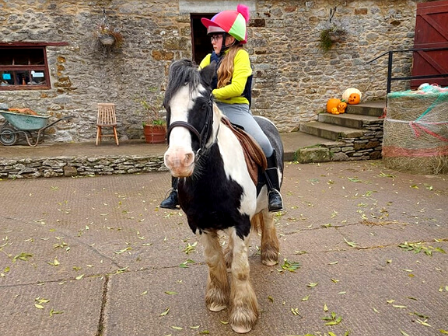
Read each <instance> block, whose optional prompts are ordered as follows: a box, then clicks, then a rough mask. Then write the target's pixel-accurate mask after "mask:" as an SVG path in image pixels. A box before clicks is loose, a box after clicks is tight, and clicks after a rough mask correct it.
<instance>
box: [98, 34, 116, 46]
mask: <svg viewBox="0 0 448 336" xmlns="http://www.w3.org/2000/svg"><path fill="white" fill-rule="evenodd" d="M99 39H100V42H101V44H102V45H112V44H114V42H115V37H113V36H112V35H101V36H100V37H99Z"/></svg>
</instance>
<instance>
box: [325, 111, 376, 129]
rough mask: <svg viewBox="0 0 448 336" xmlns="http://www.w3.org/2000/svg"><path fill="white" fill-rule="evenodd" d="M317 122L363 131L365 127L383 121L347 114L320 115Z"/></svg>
mask: <svg viewBox="0 0 448 336" xmlns="http://www.w3.org/2000/svg"><path fill="white" fill-rule="evenodd" d="M318 121H319V122H323V123H326V124H332V125H338V126H344V127H350V128H360V129H364V128H365V126H366V125H370V124H382V123H383V119H379V118H378V117H372V116H368V115H361V114H348V113H344V114H331V113H320V114H319V116H318Z"/></svg>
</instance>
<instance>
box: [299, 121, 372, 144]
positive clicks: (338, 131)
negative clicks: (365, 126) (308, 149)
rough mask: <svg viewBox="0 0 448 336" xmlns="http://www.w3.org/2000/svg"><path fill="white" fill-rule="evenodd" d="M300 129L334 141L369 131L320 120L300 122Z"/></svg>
mask: <svg viewBox="0 0 448 336" xmlns="http://www.w3.org/2000/svg"><path fill="white" fill-rule="evenodd" d="M300 131H301V132H305V133H308V134H312V135H315V136H318V137H321V138H325V139H329V140H334V141H336V140H340V139H341V138H360V137H362V136H363V135H364V134H365V133H366V132H368V131H367V130H362V129H355V128H351V127H345V126H339V125H332V124H327V123H324V122H320V121H310V122H307V123H303V124H300Z"/></svg>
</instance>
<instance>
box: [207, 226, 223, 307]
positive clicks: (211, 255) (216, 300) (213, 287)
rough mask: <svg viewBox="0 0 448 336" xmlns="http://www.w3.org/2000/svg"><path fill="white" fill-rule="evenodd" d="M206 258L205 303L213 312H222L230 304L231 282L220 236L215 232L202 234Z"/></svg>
mask: <svg viewBox="0 0 448 336" xmlns="http://www.w3.org/2000/svg"><path fill="white" fill-rule="evenodd" d="M201 238H202V239H201V240H202V242H203V244H204V256H205V261H206V262H207V265H208V279H207V290H206V294H205V303H206V305H207V308H208V309H210V310H211V311H221V310H223V309H225V308H226V307H227V305H228V303H229V292H230V290H229V282H228V279H227V269H226V263H225V261H224V256H223V253H222V248H221V245H220V244H219V239H218V234H217V233H216V232H214V231H212V232H207V233H202V234H201Z"/></svg>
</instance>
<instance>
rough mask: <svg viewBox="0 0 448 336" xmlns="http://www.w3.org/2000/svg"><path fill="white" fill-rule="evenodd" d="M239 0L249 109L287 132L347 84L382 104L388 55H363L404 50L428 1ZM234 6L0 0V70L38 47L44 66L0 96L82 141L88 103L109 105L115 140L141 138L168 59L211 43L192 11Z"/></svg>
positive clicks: (397, 65)
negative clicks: (243, 10)
mask: <svg viewBox="0 0 448 336" xmlns="http://www.w3.org/2000/svg"><path fill="white" fill-rule="evenodd" d="M241 2H242V3H244V4H246V5H247V6H248V7H249V8H250V14H251V20H250V22H249V28H248V36H249V39H248V41H249V42H248V44H247V50H248V51H249V54H250V57H251V61H252V66H253V69H254V84H253V102H252V112H253V113H254V114H258V115H263V116H266V117H268V118H270V119H271V120H273V121H274V123H275V124H276V125H277V127H278V128H279V129H280V131H283V132H288V131H291V130H294V129H296V128H297V126H298V125H299V123H300V122H304V121H310V120H314V119H316V116H317V114H318V113H319V112H321V111H322V110H323V109H324V106H325V103H326V101H327V99H328V98H331V97H333V96H336V97H339V96H340V95H341V94H342V92H343V91H344V90H345V89H346V88H349V87H356V88H358V89H360V90H361V91H362V92H363V100H379V99H384V98H385V95H386V75H387V57H382V58H379V59H378V60H377V61H375V62H371V63H368V61H370V60H372V59H373V58H375V57H376V56H378V55H380V54H382V53H384V52H387V51H389V50H396V49H409V48H412V46H413V37H414V28H415V15H416V6H417V3H418V2H426V1H418V0H376V1H371V0H359V1H354V0H347V1H342V0H313V1H302V0H283V1H279V0H278V1H277V0H273V1H264V0H247V1H241ZM238 3H240V1H222V0H221V1H216V0H207V1H205V0H176V1H165V0H155V1H148V0H129V1H122V0H121V1H120V0H90V1H78V0H15V1H5V0H3V1H1V0H0V74H2V73H5V72H4V71H3V72H2V70H5V69H6V68H5V66H6V67H7V66H11V64H10V62H11V60H10V59H6V60H5V58H4V57H3V58H2V54H3V55H7V54H8V50H9V51H11V50H15V52H16V51H17V50H19V51H20V50H23V51H24V52H25V51H29V50H30V48H34V47H38V49H39V48H40V49H39V50H42V52H43V56H44V57H43V62H44V63H40V64H39V66H41V67H42V69H44V67H46V66H47V70H46V71H47V72H46V74H47V76H48V78H45V79H46V81H45V82H44V81H42V82H41V84H42V83H45V85H47V86H46V87H39V85H38V86H36V85H34V84H36V83H35V82H34V81H33V80H32V79H29V78H27V79H26V80H23V81H22V82H20V83H18V85H7V83H5V85H4V86H0V103H5V104H7V105H8V106H9V107H27V108H31V109H32V110H34V111H37V112H38V113H42V114H50V115H52V117H53V118H61V117H62V116H66V115H74V116H75V118H74V119H73V120H72V122H71V123H68V124H64V123H59V124H56V125H55V127H54V129H52V130H51V131H50V132H49V133H50V134H49V137H47V139H48V140H47V141H62V142H83V141H92V140H93V139H94V138H95V131H96V128H95V124H96V110H97V108H96V104H97V103H99V102H112V103H115V104H116V107H117V118H118V123H119V128H118V130H119V134H120V136H121V137H124V138H129V139H138V138H141V137H142V121H143V120H144V118H145V113H144V112H143V111H142V106H141V102H142V101H152V99H153V98H154V97H155V96H156V95H157V92H160V91H162V94H163V90H164V87H165V85H166V78H167V70H168V67H169V65H170V63H171V62H172V61H173V60H176V59H180V58H190V59H192V58H193V59H197V58H198V57H199V56H200V55H202V54H203V53H204V52H208V51H210V50H211V45H210V42H209V40H208V39H207V38H204V34H205V33H204V30H203V29H201V27H200V25H198V22H199V18H200V17H201V16H205V15H212V14H214V13H216V12H218V11H221V10H224V9H236V5H237V4H238ZM105 19H106V20H107V22H108V23H109V24H110V25H111V26H114V27H117V29H119V30H120V33H121V34H122V36H123V41H122V45H121V46H119V47H116V46H115V47H114V46H112V47H107V46H106V47H105V46H102V45H101V44H100V43H98V38H97V37H96V36H95V32H97V31H98V27H99V25H100V24H101V23H102V22H103V20H105ZM328 29H339V30H342V31H343V33H344V34H343V35H342V36H341V39H340V40H339V41H338V42H336V43H335V44H334V45H333V46H332V47H331V48H330V49H329V50H328V51H324V50H323V49H322V48H321V47H320V37H321V33H322V32H323V31H325V30H328ZM21 48H22V49H21ZM201 53H202V54H201ZM8 62H9V63H8ZM411 64H412V54H411V53H402V54H401V55H400V56H399V57H397V58H396V60H395V61H394V68H393V72H394V75H400V74H402V75H409V74H410V70H411ZM33 71H34V70H33ZM42 71H43V70H42ZM34 73H35V74H36V75H37V74H40V73H42V72H39V71H36V72H34ZM40 76H43V75H40ZM7 78H10V76H8V75H6V76H5V77H4V78H3V79H5V81H7ZM1 79H2V78H1V77H0V80H1ZM10 80H12V79H11V78H10ZM37 80H38V79H37ZM38 83H39V82H38ZM16 84H17V83H16ZM407 88H408V83H406V82H394V87H393V90H402V89H407Z"/></svg>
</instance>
